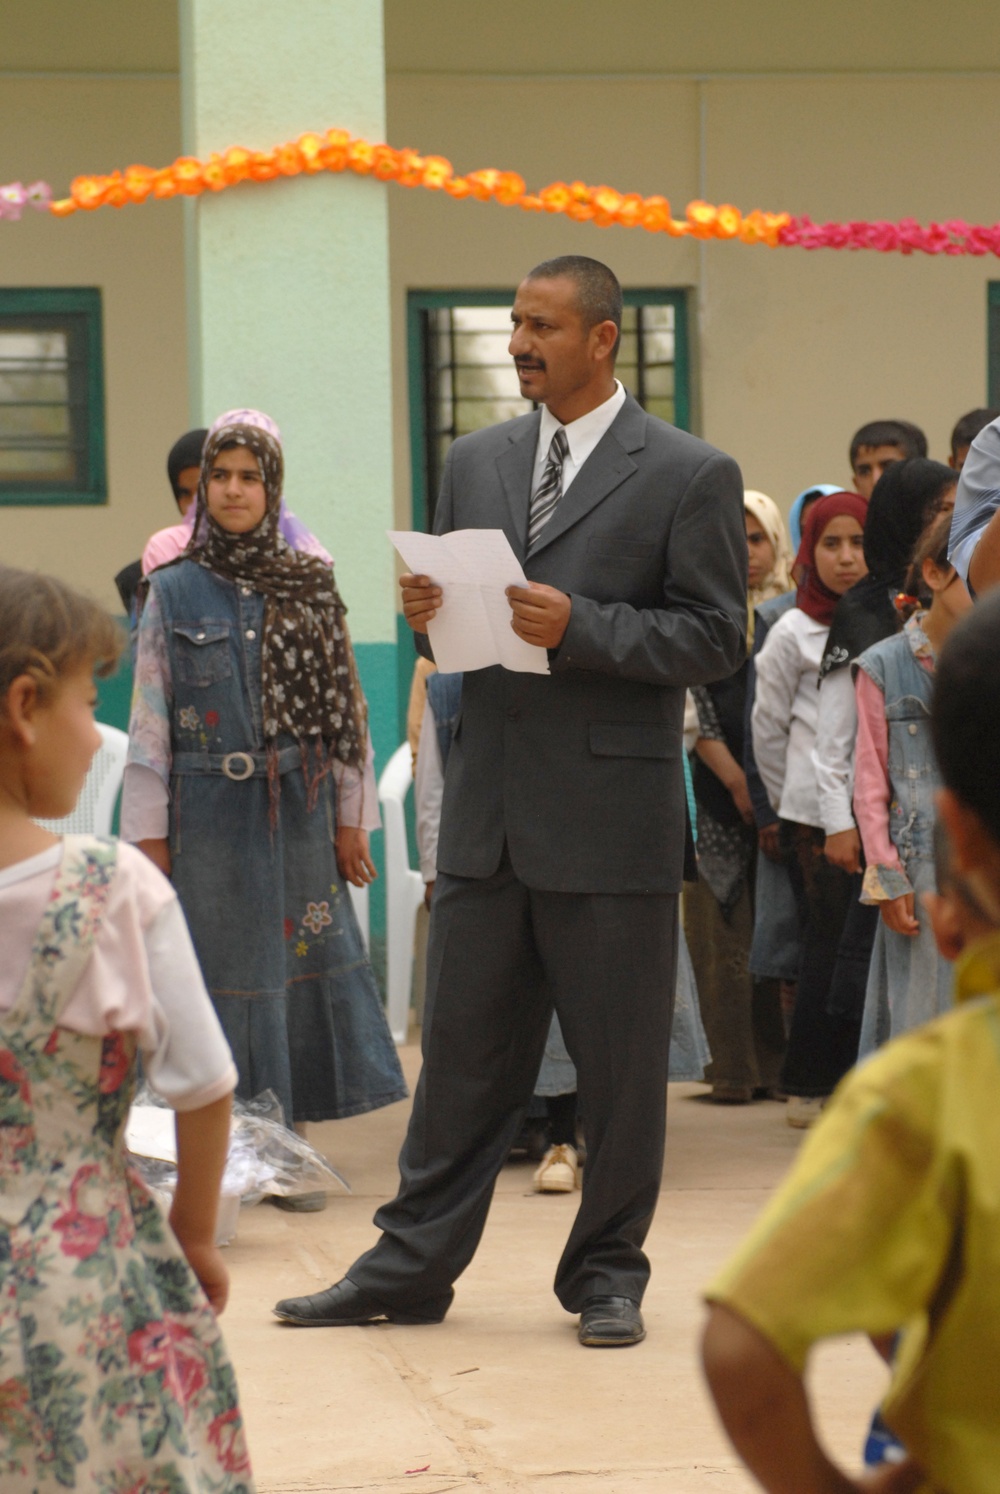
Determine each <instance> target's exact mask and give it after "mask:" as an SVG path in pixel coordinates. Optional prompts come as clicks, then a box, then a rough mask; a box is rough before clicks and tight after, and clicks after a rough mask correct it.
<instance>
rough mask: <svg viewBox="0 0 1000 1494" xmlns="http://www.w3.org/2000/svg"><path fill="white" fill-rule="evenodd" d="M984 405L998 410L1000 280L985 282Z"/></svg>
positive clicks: (999, 399)
mask: <svg viewBox="0 0 1000 1494" xmlns="http://www.w3.org/2000/svg"><path fill="white" fill-rule="evenodd" d="M986 405H987V408H988V409H990V410H1000V280H989V281H987V283H986Z"/></svg>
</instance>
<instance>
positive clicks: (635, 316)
mask: <svg viewBox="0 0 1000 1494" xmlns="http://www.w3.org/2000/svg"><path fill="white" fill-rule="evenodd" d="M625 294H626V305H625V308H624V312H623V317H622V336H621V342H620V344H619V350H618V359H617V363H616V369H615V371H616V373H617V376H618V378H619V379H620V380H621V382H622V383H623V384H624V385H625V388H626V389H627V390H628V391H629V393H630V394H632V395H634V397H635V398H636V399H637V400H638V402H639V403H640V404H641V405H642V406H643V408H644V409H646V410H648V411H649V413H650V414H652V415H657V416H659V417H660V419H662V420H667V421H670V422H671V423H672V424H677V425H681V426H683V427H685V428H686V425H687V417H688V409H689V400H688V389H687V359H686V349H685V340H684V327H685V324H684V322H683V317H684V310H685V301H684V292H683V291H662V292H648V293H647V292H639V291H627V292H626V293H625ZM512 301H513V294H512V293H511V292H500V291H498V292H495V293H494V292H473V293H469V292H465V293H464V297H463V292H461V291H455V292H442V291H437V292H419V291H415V292H411V295H410V340H411V347H410V359H411V400H419V408H418V410H417V411H416V416H417V418H416V421H415V424H414V430H415V432H416V435H415V448H414V452H413V456H414V511H415V520H416V522H418V523H419V522H421V519H422V518H424V517H426V522H427V524H428V526H430V524H431V522H432V519H433V508H434V501H435V499H436V497H437V493H438V489H439V488H440V484H441V475H442V472H443V470H444V463H445V458H446V457H447V454H448V448H449V446H450V445H451V443H452V441H454V440H455V438H456V437H458V436H465V435H468V434H469V433H470V432H472V431H477V430H482V429H484V428H485V427H486V426H491V425H497V424H498V423H499V422H500V421H503V420H510V419H513V418H514V417H515V416H517V415H523V414H524V413H525V412H526V410H527V405H526V404H525V401H524V400H523V398H522V397H521V394H520V390H519V386H518V380H517V375H516V373H515V372H514V365H513V363H512V361H511V357H510V354H509V353H508V351H507V345H508V342H509V341H510V307H511V304H512ZM679 348H680V349H681V354H682V355H681V356H680V357H679V356H678V349H679ZM679 364H680V365H682V366H681V368H680V377H679V375H678V366H679ZM417 369H419V388H418V387H417V373H416V371H417Z"/></svg>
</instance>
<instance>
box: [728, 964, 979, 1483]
mask: <svg viewBox="0 0 1000 1494" xmlns="http://www.w3.org/2000/svg"><path fill="white" fill-rule="evenodd" d="M956 998H957V1000H958V1001H959V1002H960V1003H961V1005H960V1006H959V1007H958V1008H957V1009H956V1010H955V1011H952V1012H949V1013H948V1014H947V1015H946V1016H944V1017H940V1018H938V1019H937V1021H935V1022H931V1023H929V1024H928V1025H927V1026H926V1027H922V1028H920V1029H918V1030H917V1031H915V1032H912V1033H908V1034H907V1035H906V1036H905V1037H902V1038H899V1039H898V1040H897V1041H896V1042H893V1043H890V1044H889V1045H888V1046H887V1047H886V1048H884V1049H882V1050H881V1051H880V1052H879V1053H877V1054H875V1055H874V1056H873V1057H872V1058H870V1059H868V1060H867V1061H866V1062H864V1063H862V1064H861V1065H859V1067H858V1068H856V1069H855V1070H853V1071H852V1073H850V1074H849V1075H848V1076H847V1078H846V1079H845V1080H844V1081H843V1083H842V1084H841V1085H840V1087H839V1088H838V1090H837V1091H836V1094H835V1096H834V1098H833V1100H832V1101H831V1103H830V1105H829V1106H828V1108H827V1109H826V1111H825V1113H824V1115H823V1117H822V1119H821V1120H820V1122H819V1124H818V1125H817V1126H816V1128H815V1130H814V1131H812V1132H811V1133H810V1135H809V1137H808V1138H807V1140H806V1142H805V1144H804V1146H803V1147H802V1150H801V1152H800V1153H799V1156H798V1158H797V1160H796V1162H795V1164H794V1165H793V1167H792V1170H791V1172H790V1173H789V1175H788V1177H787V1178H786V1179H785V1181H784V1182H783V1183H782V1185H781V1186H780V1187H779V1189H778V1191H777V1192H776V1194H775V1195H774V1197H773V1198H772V1199H771V1201H770V1203H769V1204H768V1206H767V1207H766V1208H765V1210H764V1212H763V1214H762V1215H761V1217H760V1218H759V1219H758V1220H757V1222H756V1224H755V1225H754V1227H753V1229H752V1230H751V1232H750V1234H749V1236H748V1237H747V1239H746V1240H745V1241H744V1243H743V1245H742V1246H741V1247H740V1249H739V1250H738V1251H737V1253H736V1255H735V1256H734V1257H733V1259H732V1260H731V1261H730V1262H729V1263H728V1264H727V1265H726V1267H725V1268H724V1270H723V1271H722V1272H721V1273H720V1274H719V1275H718V1276H717V1277H716V1278H715V1280H714V1281H713V1282H712V1283H711V1285H710V1286H709V1288H708V1290H707V1292H706V1296H707V1298H708V1299H709V1300H710V1301H713V1302H720V1303H725V1304H726V1305H727V1306H729V1307H731V1308H732V1309H733V1310H734V1311H735V1312H737V1313H739V1314H740V1316H741V1317H743V1318H745V1319H746V1320H747V1321H748V1322H750V1323H752V1324H753V1325H754V1326H755V1327H756V1328H757V1329H758V1330H759V1332H760V1333H762V1334H763V1335H764V1337H765V1338H767V1339H768V1340H769V1341H770V1342H771V1343H772V1344H773V1345H774V1347H775V1348H776V1349H777V1350H778V1352H779V1353H780V1354H782V1355H783V1356H784V1358H785V1359H786V1360H787V1361H788V1362H789V1364H791V1365H793V1366H794V1368H795V1369H796V1370H797V1371H801V1369H802V1368H803V1366H804V1364H805V1360H806V1357H807V1354H808V1351H809V1349H810V1347H811V1346H812V1344H814V1343H815V1342H816V1341H817V1340H819V1339H822V1338H829V1337H832V1336H834V1335H836V1334H841V1333H852V1332H864V1333H870V1334H884V1333H890V1332H892V1331H894V1330H896V1329H902V1338H901V1341H900V1345H899V1350H898V1353H897V1356H896V1363H895V1367H894V1371H893V1377H892V1384H891V1386H890V1388H889V1392H888V1395H887V1397H886V1401H885V1406H884V1411H885V1416H886V1420H887V1421H888V1423H889V1425H890V1426H891V1427H892V1428H893V1430H894V1431H895V1432H896V1433H897V1435H898V1436H899V1437H901V1438H902V1440H903V1442H904V1443H905V1444H906V1446H907V1448H908V1449H909V1450H910V1452H911V1453H912V1454H913V1456H914V1457H915V1458H916V1460H917V1462H918V1463H919V1464H920V1465H921V1466H922V1467H923V1468H924V1470H925V1472H926V1473H927V1475H928V1478H929V1479H930V1481H931V1484H932V1485H933V1487H934V1488H935V1489H939V1490H942V1491H947V1494H997V1491H998V1490H1000V934H997V935H992V936H991V937H990V938H989V939H987V940H983V941H982V942H980V943H979V944H977V945H975V946H973V947H972V948H971V949H970V950H969V951H968V952H967V953H966V955H965V956H964V957H963V959H962V961H961V963H960V965H959V967H958V970H957V972H956Z"/></svg>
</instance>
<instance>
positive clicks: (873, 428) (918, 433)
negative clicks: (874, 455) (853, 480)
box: [851, 420, 927, 472]
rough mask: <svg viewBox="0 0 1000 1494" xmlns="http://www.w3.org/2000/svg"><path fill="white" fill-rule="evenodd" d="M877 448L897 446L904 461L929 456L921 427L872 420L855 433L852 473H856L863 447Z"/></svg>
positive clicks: (896, 421) (906, 422)
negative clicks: (855, 469)
mask: <svg viewBox="0 0 1000 1494" xmlns="http://www.w3.org/2000/svg"><path fill="white" fill-rule="evenodd" d="M877 446H897V447H898V448H899V450H900V451H901V452H902V454H903V459H904V460H905V459H906V458H907V457H925V456H926V455H927V437H926V436H925V435H924V433H923V431H922V430H921V429H920V427H919V425H914V424H913V423H912V421H909V420H870V421H869V422H868V424H867V425H863V426H862V427H861V429H860V430H859V431H855V433H854V439H853V441H852V442H851V471H852V472H853V471H854V464H855V462H856V461H857V457H858V452H859V451H861V450H862V448H863V447H868V448H870V449H871V450H872V451H874V450H875V448H876V447H877Z"/></svg>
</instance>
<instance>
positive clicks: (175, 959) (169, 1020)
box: [0, 842, 237, 1110]
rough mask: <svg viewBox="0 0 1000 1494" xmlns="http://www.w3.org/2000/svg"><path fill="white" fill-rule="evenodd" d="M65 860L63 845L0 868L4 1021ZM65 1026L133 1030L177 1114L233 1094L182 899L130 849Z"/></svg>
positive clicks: (122, 855) (227, 1058)
mask: <svg viewBox="0 0 1000 1494" xmlns="http://www.w3.org/2000/svg"><path fill="white" fill-rule="evenodd" d="M62 854H63V847H62V843H61V842H59V843H57V844H56V845H54V846H52V847H50V849H49V850H47V851H42V852H41V853H40V854H39V855H38V856H30V857H29V858H28V859H27V860H26V861H19V862H16V863H15V864H14V865H13V866H8V867H5V868H4V869H3V870H2V871H0V928H2V929H3V948H4V958H3V960H2V961H0V1022H2V1020H3V1016H4V1013H6V1012H8V1011H10V1009H11V1007H13V1005H14V1003H15V1002H16V1001H17V999H18V997H19V996H20V994H21V989H22V987H23V985H24V979H25V976H26V974H27V971H28V965H29V963H30V960H31V951H32V946H33V944H34V941H35V935H36V934H37V932H38V927H39V924H40V923H41V921H42V915H43V914H44V912H45V909H46V907H47V905H48V902H49V898H50V896H51V894H52V888H53V885H54V883H55V878H56V872H57V870H58V867H59V864H60V862H61V860H62ZM59 1026H60V1027H65V1028H67V1029H68V1030H69V1031H70V1032H78V1033H82V1034H84V1035H85V1036H87V1037H107V1036H110V1034H111V1033H113V1032H128V1033H134V1034H135V1036H136V1040H137V1042H138V1046H139V1050H140V1052H141V1053H142V1061H143V1067H144V1070H145V1074H146V1078H147V1079H148V1081H149V1084H150V1087H151V1088H152V1089H153V1090H155V1091H156V1093H157V1094H158V1095H159V1096H160V1097H161V1099H164V1100H166V1102H167V1104H168V1105H170V1106H171V1107H172V1108H173V1109H174V1110H197V1109H199V1108H200V1107H201V1106H203V1105H211V1104H212V1103H213V1102H214V1101H215V1100H220V1099H222V1097H223V1096H224V1095H228V1094H231V1093H232V1091H233V1090H234V1089H235V1088H236V1079H237V1075H236V1066H235V1064H234V1063H233V1057H232V1054H231V1053H230V1051H229V1044H228V1043H227V1042H226V1039H225V1037H224V1036H223V1033H222V1028H221V1027H220V1026H219V1019H218V1017H217V1016H216V1015H215V1009H214V1007H213V1006H212V1001H211V998H210V996H209V994H208V992H207V991H206V989H205V982H204V980H203V979H202V974H201V969H200V967H199V965H198V960H197V957H196V955H195V952H194V946H193V945H192V943H191V936H190V934H189V933H188V927H187V924H186V923H185V921H184V914H183V913H182V912H181V906H180V903H179V902H178V901H177V894H176V893H175V892H174V889H173V888H172V887H171V885H170V883H169V882H168V881H167V879H166V877H164V876H163V875H162V874H161V873H160V872H159V871H157V869H156V867H155V866H154V865H153V863H152V862H151V861H150V860H149V859H148V858H147V857H146V856H144V855H143V854H142V852H141V851H137V850H136V849H135V848H134V847H133V846H128V845H122V844H120V845H119V847H118V871H117V874H116V876H115V877H114V880H113V881H112V883H111V888H110V891H109V895H108V901H107V904H106V906H105V909H104V914H103V917H102V921H101V926H100V928H99V930H98V932H97V937H96V939H95V941H94V947H93V949H92V950H91V953H90V958H89V959H88V960H87V963H86V965H85V966H84V970H83V974H82V975H81V977H80V980H79V982H78V984H77V987H76V990H75V991H74V992H73V994H72V996H71V997H70V998H69V1000H68V1001H67V1003H66V1005H65V1007H64V1008H63V1011H62V1015H61V1016H60V1019H59Z"/></svg>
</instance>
